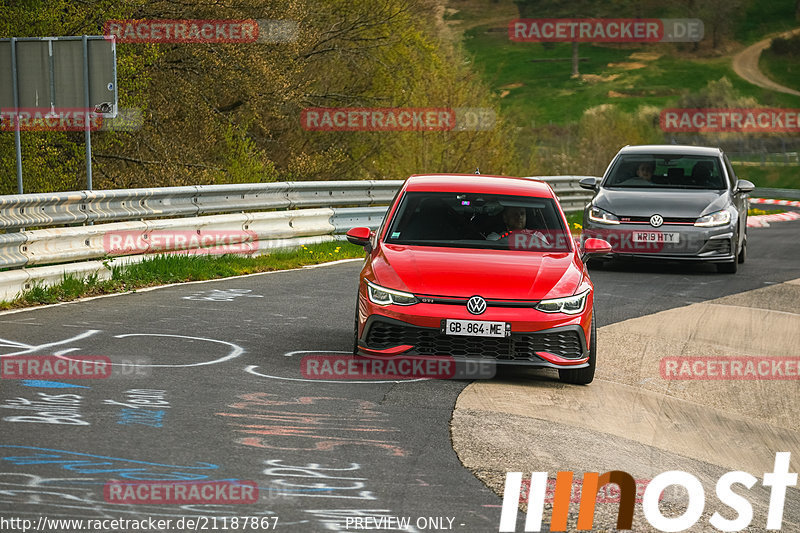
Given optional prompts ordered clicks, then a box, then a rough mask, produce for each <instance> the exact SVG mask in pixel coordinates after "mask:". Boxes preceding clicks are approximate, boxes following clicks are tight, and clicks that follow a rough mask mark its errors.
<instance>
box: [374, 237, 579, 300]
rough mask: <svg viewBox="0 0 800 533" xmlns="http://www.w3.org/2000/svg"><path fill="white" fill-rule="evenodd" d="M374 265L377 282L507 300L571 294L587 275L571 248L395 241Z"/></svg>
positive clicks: (434, 293)
mask: <svg viewBox="0 0 800 533" xmlns="http://www.w3.org/2000/svg"><path fill="white" fill-rule="evenodd" d="M372 269H373V272H374V275H375V278H376V279H375V281H376V283H378V284H379V285H382V286H385V287H387V288H390V289H398V290H403V291H408V292H412V293H415V294H426V295H431V296H451V297H470V296H474V295H476V294H477V295H480V296H483V297H484V298H491V299H508V300H540V299H543V298H556V297H559V296H569V295H571V294H573V293H574V292H575V290H576V289H577V288H578V284H579V283H580V281H581V278H582V275H583V265H582V264H580V259H577V260H576V256H575V255H574V254H573V253H549V254H541V253H536V252H525V251H516V250H472V249H463V248H458V249H457V248H438V247H427V246H398V245H393V244H381V246H380V249H379V251H378V255H377V256H376V257H375V260H374V261H373V263H372Z"/></svg>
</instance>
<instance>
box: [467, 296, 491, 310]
mask: <svg viewBox="0 0 800 533" xmlns="http://www.w3.org/2000/svg"><path fill="white" fill-rule="evenodd" d="M467 311H469V312H470V313H472V314H473V315H480V314H482V313H483V312H484V311H486V300H484V299H483V298H481V297H480V296H473V297H472V298H470V299H469V300H467Z"/></svg>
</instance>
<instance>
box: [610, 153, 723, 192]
mask: <svg viewBox="0 0 800 533" xmlns="http://www.w3.org/2000/svg"><path fill="white" fill-rule="evenodd" d="M603 186H604V187H619V188H628V187H630V188H641V189H645V188H654V189H664V188H669V189H706V190H719V189H726V188H727V184H726V182H725V176H724V175H723V174H722V169H721V167H720V164H719V158H716V157H709V156H689V155H664V154H653V155H644V154H636V155H633V154H628V155H622V156H620V157H619V158H618V159H617V161H616V162H615V163H614V167H613V168H612V169H611V173H610V174H609V177H608V179H607V180H606V182H605V183H604V184H603Z"/></svg>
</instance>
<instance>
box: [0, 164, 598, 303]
mask: <svg viewBox="0 0 800 533" xmlns="http://www.w3.org/2000/svg"><path fill="white" fill-rule="evenodd" d="M582 177H583V176H554V177H550V176H548V177H537V178H535V179H543V180H545V181H547V182H549V183H550V184H551V186H552V187H553V190H554V191H555V192H556V194H557V195H558V196H559V198H560V202H561V205H562V207H563V208H564V210H565V211H576V210H582V209H583V206H584V204H585V203H586V202H587V201H588V200H589V199H591V197H592V194H590V193H588V191H585V190H583V189H581V188H580V187H579V186H578V180H579V179H580V178H582ZM402 183H403V181H402V180H391V181H388V180H387V181H379V180H372V181H339V182H336V181H317V182H283V183H247V184H237V185H200V186H189V187H164V188H157V189H122V190H110V191H77V192H64V193H52V194H24V195H14V196H0V229H5V230H12V231H13V230H14V229H21V228H25V227H32V226H34V227H43V228H44V229H36V230H30V231H17V232H9V233H5V234H0V268H5V269H14V270H7V271H5V272H0V298H2V299H8V298H12V297H13V296H14V295H15V294H17V293H18V292H20V291H21V290H24V289H27V288H30V287H31V285H32V284H33V283H43V284H53V283H58V282H59V281H61V279H63V276H64V275H65V274H71V275H75V276H86V275H90V274H95V275H98V276H100V277H101V278H102V277H108V276H109V275H110V268H111V267H112V266H114V265H117V264H121V263H124V262H133V261H140V260H141V259H142V258H144V257H147V256H149V255H152V254H154V253H187V252H198V253H208V252H209V251H208V250H206V247H205V245H203V246H199V247H195V248H192V247H191V246H190V245H189V244H187V243H185V242H184V243H180V242H177V240H176V241H174V242H172V243H171V244H169V245H167V246H163V243H162V245H161V246H145V247H144V248H134V249H131V250H127V251H125V250H121V251H112V250H110V248H109V237H110V236H119V235H133V236H135V238H136V239H137V240H138V241H139V242H146V243H153V242H154V240H155V239H154V237H158V235H159V234H162V235H163V234H164V233H172V234H178V233H182V234H184V235H191V236H193V237H194V236H196V237H195V238H194V241H196V242H200V241H203V239H204V238H206V237H209V239H210V240H209V242H211V241H212V240H213V236H214V235H218V234H220V233H227V234H235V235H237V236H238V237H237V239H238V241H237V242H238V243H240V244H242V245H243V246H244V248H245V249H246V250H247V253H248V254H252V255H257V254H259V253H268V252H269V251H270V250H273V249H276V248H290V247H296V246H299V245H301V244H308V243H316V242H324V241H330V240H340V239H342V238H343V237H342V234H343V233H345V232H346V231H347V230H348V229H350V228H352V227H356V226H366V227H369V228H371V229H376V228H377V227H378V226H379V225H380V223H381V222H382V220H383V217H384V214H385V211H386V207H385V206H386V205H388V204H389V203H390V202H391V200H392V198H393V197H394V195H395V193H396V192H397V190H398V189H399V188H400V186H401V185H402ZM341 206H355V207H341ZM223 213H224V214H223ZM175 217H180V218H175ZM95 222H103V223H102V224H94V223H95ZM89 223H92V224H89ZM87 224H88V225H87ZM56 226H66V227H56ZM98 259H102V261H97V260H98ZM64 263H68V264H64ZM41 265H50V266H41ZM26 267H34V268H26Z"/></svg>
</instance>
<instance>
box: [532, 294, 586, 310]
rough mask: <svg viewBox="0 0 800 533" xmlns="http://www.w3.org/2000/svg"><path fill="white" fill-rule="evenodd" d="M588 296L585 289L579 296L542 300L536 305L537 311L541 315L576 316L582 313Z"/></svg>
mask: <svg viewBox="0 0 800 533" xmlns="http://www.w3.org/2000/svg"><path fill="white" fill-rule="evenodd" d="M588 295H589V289H586V290H585V291H583V292H582V293H580V294H576V295H574V296H567V297H565V298H554V299H552V300H542V301H541V302H539V303H538V304H536V307H534V309H536V310H537V311H542V312H543V313H564V314H566V315H577V314H578V313H581V312H583V308H584V307H585V306H586V297H587V296H588Z"/></svg>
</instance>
